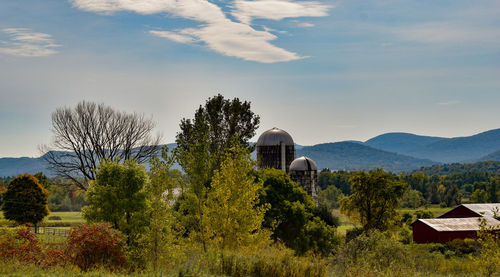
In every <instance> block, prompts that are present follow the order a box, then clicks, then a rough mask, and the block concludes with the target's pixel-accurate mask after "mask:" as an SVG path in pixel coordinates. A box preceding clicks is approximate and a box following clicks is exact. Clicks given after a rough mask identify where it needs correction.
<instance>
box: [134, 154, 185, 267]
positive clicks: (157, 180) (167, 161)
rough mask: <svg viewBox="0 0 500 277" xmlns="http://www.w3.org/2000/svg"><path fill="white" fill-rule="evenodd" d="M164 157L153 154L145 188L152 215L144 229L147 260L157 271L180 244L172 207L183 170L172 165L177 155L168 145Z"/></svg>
mask: <svg viewBox="0 0 500 277" xmlns="http://www.w3.org/2000/svg"><path fill="white" fill-rule="evenodd" d="M161 153H162V154H161V157H162V158H161V159H160V158H157V157H153V158H152V159H151V160H150V171H149V173H150V179H151V181H150V182H149V183H147V184H146V186H145V192H146V194H147V200H148V201H147V202H148V211H149V215H148V217H149V218H150V219H151V220H150V222H149V226H148V227H147V229H146V230H145V232H144V235H143V237H142V242H143V243H145V244H146V247H145V249H146V251H147V253H146V254H147V260H148V261H149V262H150V263H151V265H152V266H153V270H154V271H155V272H156V271H157V269H158V263H159V262H160V261H161V260H166V261H171V260H173V258H174V257H173V256H174V255H173V254H174V253H175V252H176V251H175V248H176V247H177V246H178V244H177V241H176V239H177V237H178V236H180V232H179V231H178V230H177V228H176V227H177V224H176V223H177V222H176V214H175V211H174V210H173V208H172V205H173V202H174V201H175V197H176V192H177V190H178V189H179V187H180V184H179V183H180V174H175V173H173V172H172V170H171V169H170V168H171V167H172V165H173V163H174V162H175V157H174V156H173V155H169V154H168V148H167V147H166V146H165V147H163V149H162V152H161Z"/></svg>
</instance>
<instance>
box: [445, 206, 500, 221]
mask: <svg viewBox="0 0 500 277" xmlns="http://www.w3.org/2000/svg"><path fill="white" fill-rule="evenodd" d="M478 216H488V217H497V216H500V203H488V204H462V205H460V206H458V207H456V208H454V209H452V210H451V211H448V212H446V213H444V214H442V215H441V216H439V217H438V218H463V217H478Z"/></svg>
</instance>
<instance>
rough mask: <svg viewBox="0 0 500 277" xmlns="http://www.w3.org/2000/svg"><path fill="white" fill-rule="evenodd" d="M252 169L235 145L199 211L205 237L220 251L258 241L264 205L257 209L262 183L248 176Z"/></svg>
mask: <svg viewBox="0 0 500 277" xmlns="http://www.w3.org/2000/svg"><path fill="white" fill-rule="evenodd" d="M252 167H253V162H252V161H251V159H250V154H249V153H248V151H247V150H246V149H243V148H241V147H240V146H239V145H238V144H237V143H236V144H235V146H234V147H233V148H231V149H230V150H228V151H226V158H225V160H224V161H223V162H222V165H221V168H220V170H217V171H215V174H214V177H213V180H212V183H211V187H210V190H209V192H208V193H207V200H206V205H204V207H203V217H204V218H205V219H204V220H203V222H204V225H205V228H204V231H205V232H206V233H207V234H206V235H207V236H206V237H207V238H210V240H211V241H212V242H213V243H215V244H216V245H217V246H218V247H219V248H221V249H228V248H229V249H234V248H237V247H239V246H247V245H250V244H252V243H255V242H256V241H257V240H256V239H258V238H262V235H263V233H262V230H261V225H262V222H263V220H264V214H265V212H266V209H267V208H268V205H259V206H257V204H258V200H259V199H258V197H259V194H258V192H259V190H261V189H262V183H261V182H255V179H254V178H252V176H251V175H250V172H251V170H252ZM264 235H265V233H264Z"/></svg>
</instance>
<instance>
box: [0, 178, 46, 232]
mask: <svg viewBox="0 0 500 277" xmlns="http://www.w3.org/2000/svg"><path fill="white" fill-rule="evenodd" d="M47 197H48V192H47V190H46V189H44V188H43V187H42V186H41V185H40V183H39V182H38V180H37V179H36V178H35V177H34V176H33V175H29V174H24V175H19V176H17V177H16V178H14V179H12V180H11V181H10V182H9V185H8V186H7V191H5V193H4V194H3V197H2V198H3V202H4V203H3V205H2V210H3V212H4V217H5V218H6V219H9V220H13V221H16V222H17V223H19V224H25V223H32V224H34V225H35V226H37V224H38V223H39V222H40V221H42V219H43V218H44V217H45V216H47V215H48V214H49V209H48V207H47Z"/></svg>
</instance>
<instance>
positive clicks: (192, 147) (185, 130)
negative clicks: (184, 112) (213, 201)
mask: <svg viewBox="0 0 500 277" xmlns="http://www.w3.org/2000/svg"><path fill="white" fill-rule="evenodd" d="M259 122H260V118H259V116H258V115H255V114H254V113H253V112H252V111H251V109H250V102H247V101H244V102H242V101H240V100H239V99H238V98H234V99H233V100H229V99H224V97H223V96H222V95H220V94H218V95H217V96H214V97H212V98H209V99H208V100H207V101H206V103H205V105H204V106H200V107H199V108H198V110H196V112H195V116H194V119H193V120H191V119H185V118H183V119H182V120H181V123H180V129H181V131H180V132H179V133H177V137H176V143H177V152H178V160H179V164H180V165H181V166H182V168H183V169H184V170H185V171H186V173H188V176H189V177H190V178H194V176H193V175H197V174H199V175H202V176H203V178H202V179H205V180H204V181H205V182H208V183H209V182H210V179H211V177H212V174H213V171H214V170H216V169H219V166H220V165H221V163H222V161H223V159H224V158H225V151H226V149H229V148H230V147H231V146H232V144H233V141H237V142H238V143H239V144H240V145H241V147H243V148H246V149H249V150H250V149H251V148H252V147H251V146H250V143H249V142H248V141H249V139H251V138H252V137H253V136H255V130H257V128H258V127H259ZM200 151H202V152H205V153H204V154H194V153H196V152H200ZM193 156H197V157H198V158H203V159H202V160H201V161H202V162H204V163H205V166H204V167H199V166H198V171H196V170H193V163H195V166H196V164H197V163H196V161H193V158H192V157H193ZM188 171H190V172H188ZM207 171H208V172H207ZM206 185H207V184H206Z"/></svg>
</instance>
